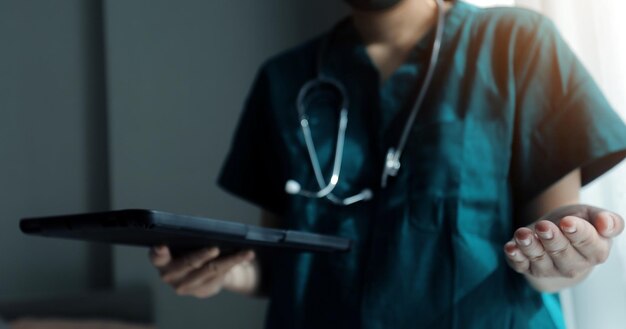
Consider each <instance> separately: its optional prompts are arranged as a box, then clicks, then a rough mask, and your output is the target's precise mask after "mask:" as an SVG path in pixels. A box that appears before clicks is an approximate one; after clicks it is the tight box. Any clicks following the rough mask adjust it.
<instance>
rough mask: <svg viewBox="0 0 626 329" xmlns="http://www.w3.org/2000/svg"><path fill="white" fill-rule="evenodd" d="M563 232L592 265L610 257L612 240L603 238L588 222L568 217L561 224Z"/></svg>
mask: <svg viewBox="0 0 626 329" xmlns="http://www.w3.org/2000/svg"><path fill="white" fill-rule="evenodd" d="M559 226H560V227H561V231H562V232H563V234H564V235H565V236H566V237H567V238H568V239H569V241H570V243H571V244H572V246H573V247H574V248H575V249H576V250H577V251H578V253H580V254H581V255H582V256H583V257H584V258H585V259H586V260H587V261H588V262H590V263H591V264H599V263H603V262H604V261H606V258H607V257H608V255H609V249H610V240H608V239H605V238H603V237H601V236H600V235H599V234H598V231H596V228H595V227H594V226H593V225H591V223H589V222H588V221H586V220H584V219H582V218H578V217H574V216H567V217H565V218H563V219H561V221H560V222H559Z"/></svg>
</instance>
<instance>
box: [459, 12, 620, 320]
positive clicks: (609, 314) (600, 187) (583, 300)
mask: <svg viewBox="0 0 626 329" xmlns="http://www.w3.org/2000/svg"><path fill="white" fill-rule="evenodd" d="M466 1H467V2H470V3H473V4H476V5H478V6H494V5H498V6H512V5H515V6H521V7H526V8H531V9H533V10H536V11H539V12H541V13H543V14H544V15H546V16H548V17H550V18H551V19H552V20H553V21H554V22H555V23H556V25H557V26H558V28H559V30H560V31H561V34H562V35H563V37H564V38H565V40H567V42H568V43H569V45H570V46H571V47H572V49H573V50H574V51H575V52H576V54H577V55H578V57H579V58H580V59H581V61H582V62H583V63H584V64H585V66H586V67H587V69H588V70H589V71H590V72H591V74H592V76H593V77H594V79H595V80H596V82H597V83H598V84H599V85H600V87H601V88H602V90H603V91H604V93H605V95H606V96H607V98H608V99H609V102H610V103H611V104H612V105H613V107H614V108H615V110H616V111H618V112H619V113H620V115H621V116H622V118H625V119H626V37H625V36H624V33H625V32H626V17H624V16H625V15H626V1H623V0H466ZM582 201H583V202H584V203H588V204H592V205H596V206H599V207H604V208H607V209H610V210H613V211H615V212H618V213H619V214H621V215H622V216H623V217H626V164H625V163H622V164H621V165H620V166H618V167H617V168H615V169H614V170H612V171H610V172H609V173H607V174H606V175H604V176H603V177H601V178H600V179H598V180H597V181H595V182H594V183H592V184H590V185H589V186H587V187H586V188H585V189H584V190H583V193H582ZM561 300H562V302H563V309H564V311H565V317H566V322H567V326H568V328H569V329H598V328H599V329H624V328H626V233H625V234H623V235H622V236H621V237H619V238H617V239H616V240H615V241H614V245H613V250H612V253H611V256H610V257H609V260H608V261H607V262H606V263H605V264H603V265H601V266H599V267H597V268H596V269H595V270H594V271H593V272H592V274H591V275H590V277H589V278H587V280H585V281H584V282H583V283H581V284H580V285H578V286H576V287H575V288H572V289H569V290H567V291H564V292H563V293H562V294H561Z"/></svg>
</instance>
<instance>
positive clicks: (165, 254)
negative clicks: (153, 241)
mask: <svg viewBox="0 0 626 329" xmlns="http://www.w3.org/2000/svg"><path fill="white" fill-rule="evenodd" d="M171 261H172V254H171V253H170V249H169V248H168V247H167V246H156V247H153V248H151V249H150V262H152V265H154V266H155V267H156V268H162V267H165V266H167V265H168V264H169V263H170V262H171Z"/></svg>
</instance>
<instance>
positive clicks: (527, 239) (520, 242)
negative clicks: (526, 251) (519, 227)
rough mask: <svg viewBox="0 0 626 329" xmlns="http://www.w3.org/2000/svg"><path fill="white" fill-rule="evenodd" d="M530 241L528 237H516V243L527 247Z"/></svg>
mask: <svg viewBox="0 0 626 329" xmlns="http://www.w3.org/2000/svg"><path fill="white" fill-rule="evenodd" d="M531 242H532V241H531V240H530V238H525V239H517V243H519V244H521V245H522V246H524V247H528V246H530V243H531Z"/></svg>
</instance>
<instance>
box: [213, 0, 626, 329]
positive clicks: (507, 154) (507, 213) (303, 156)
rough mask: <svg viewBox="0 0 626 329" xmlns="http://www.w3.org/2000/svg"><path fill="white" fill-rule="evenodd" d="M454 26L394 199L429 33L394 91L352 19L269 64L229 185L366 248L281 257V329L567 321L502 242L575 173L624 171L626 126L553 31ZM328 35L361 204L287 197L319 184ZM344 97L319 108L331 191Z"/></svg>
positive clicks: (458, 9) (455, 21)
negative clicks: (392, 163)
mask: <svg viewBox="0 0 626 329" xmlns="http://www.w3.org/2000/svg"><path fill="white" fill-rule="evenodd" d="M446 17H447V20H446V23H445V32H444V37H443V48H442V53H441V57H440V59H439V62H438V64H437V67H436V72H435V77H434V80H433V82H432V85H431V87H430V88H429V90H428V94H427V97H426V101H425V103H424V105H423V107H422V109H421V111H420V112H419V115H418V118H417V120H416V123H415V125H414V127H413V128H412V132H411V137H410V139H409V142H408V144H407V147H406V151H405V153H404V155H403V157H402V159H401V162H402V168H401V169H400V171H399V175H398V177H396V178H394V179H393V180H392V181H391V183H390V184H389V186H388V187H387V188H385V189H381V188H380V174H381V170H382V165H383V161H384V157H385V154H386V152H387V149H388V148H389V147H392V146H395V145H396V143H397V141H398V138H399V134H400V132H401V130H402V127H403V126H404V122H405V120H406V113H407V112H408V109H409V108H410V107H411V104H412V102H413V99H414V96H415V92H416V90H417V89H418V88H419V85H420V83H421V77H422V76H423V74H424V70H425V69H426V66H427V64H426V63H427V61H428V57H429V55H430V46H431V43H432V39H433V34H434V33H432V31H431V33H430V34H428V35H427V36H426V37H425V38H424V39H423V40H422V41H421V42H419V44H417V45H416V47H415V49H414V51H413V52H412V53H411V55H410V56H409V58H408V59H407V61H406V63H404V64H403V65H402V66H401V67H400V68H399V69H398V70H397V71H396V72H395V73H394V74H393V75H392V76H391V77H390V78H389V79H388V80H386V81H385V82H382V83H381V82H380V78H379V75H378V73H377V71H376V69H375V67H374V66H373V65H372V63H371V61H370V60H369V58H368V56H367V53H366V51H365V47H364V44H363V42H362V41H361V40H360V39H359V36H358V33H357V32H356V30H355V28H354V26H353V24H352V23H351V21H350V20H349V19H346V20H344V21H343V22H341V23H339V24H338V26H337V27H336V28H334V29H333V31H332V32H329V33H327V34H325V35H324V36H322V37H320V38H316V39H314V40H312V41H310V42H307V43H305V44H304V45H301V46H299V47H297V48H295V49H292V50H289V51H287V52H285V53H283V54H280V55H278V56H276V57H275V58H273V59H271V60H269V61H268V62H267V63H266V64H265V65H264V66H263V67H262V68H261V70H260V72H259V74H258V76H257V78H256V81H255V83H254V86H253V88H252V92H251V94H250V96H249V98H248V100H247V103H246V106H245V110H244V113H243V115H242V117H241V119H240V122H239V126H238V129H237V132H236V135H235V137H234V140H233V143H232V149H231V151H230V154H229V156H228V158H227V160H226V162H225V164H224V167H223V170H222V174H221V176H220V179H219V183H220V185H221V186H222V187H223V188H225V189H226V190H228V191H230V192H232V193H234V194H235V195H237V196H239V197H241V198H243V199H245V200H248V201H249V202H252V203H254V204H256V205H258V206H260V207H261V208H263V209H265V210H267V211H270V212H273V213H276V214H279V215H280V216H281V217H282V220H283V222H282V224H283V226H284V227H286V228H289V229H295V230H303V231H310V232H316V233H323V234H332V235H338V236H342V237H347V238H350V239H352V240H353V247H352V250H351V251H350V252H348V253H345V254H326V253H273V254H271V255H269V256H268V257H267V260H268V267H267V268H266V270H265V271H264V272H263V274H265V275H267V277H266V278H267V279H269V280H270V281H271V290H270V306H269V311H268V316H267V320H266V321H267V322H266V327H267V328H271V329H278V328H280V329H283V328H284V329H287V328H288V329H296V328H371V329H382V328H463V329H468V328H470V329H471V328H533V329H536V328H563V327H564V324H563V318H562V314H561V310H560V305H559V301H558V296H557V295H552V294H541V293H538V292H537V291H535V290H533V289H532V288H531V287H530V286H529V285H528V283H527V282H526V281H525V279H524V278H523V277H522V276H521V275H519V274H517V273H515V272H513V271H512V270H511V269H509V267H508V266H507V264H506V263H505V258H504V254H503V252H502V248H503V245H504V244H505V243H506V242H507V241H508V240H509V239H511V237H512V234H513V231H514V229H515V226H514V224H513V219H514V218H515V215H516V214H518V213H519V212H520V209H522V208H523V206H524V204H525V203H526V202H528V201H529V200H530V199H532V198H533V197H535V196H537V195H538V193H540V192H542V191H543V190H545V189H546V188H547V187H548V186H550V185H551V184H553V183H555V182H557V181H558V180H559V179H560V178H562V177H563V176H564V175H566V174H567V173H569V172H571V171H572V170H574V169H576V168H581V170H582V180H583V184H587V183H588V182H590V181H591V180H593V179H594V178H596V177H598V176H599V175H601V174H602V173H604V172H605V171H606V170H608V169H609V168H611V167H612V166H614V165H615V164H616V163H617V162H619V161H620V160H621V159H622V158H623V157H624V156H625V155H626V153H625V151H624V150H625V149H626V127H625V126H624V124H623V122H622V121H621V120H620V118H619V117H618V115H616V114H615V113H614V112H613V111H612V109H611V107H610V105H609V104H608V103H607V101H606V99H605V98H604V97H603V95H602V93H601V92H600V90H599V89H598V87H597V86H596V84H595V83H594V82H593V80H592V78H591V77H590V76H589V74H588V73H587V71H586V70H585V69H584V68H583V66H582V65H581V63H580V62H579V61H578V60H577V59H576V57H575V55H574V54H573V53H572V51H571V50H570V48H569V47H568V46H567V45H566V44H565V42H564V41H563V39H562V38H561V36H560V35H559V34H558V32H557V31H556V28H555V27H554V25H553V24H552V23H551V22H550V21H549V20H548V19H546V18H544V17H542V16H540V15H539V14H537V13H534V12H531V11H527V10H522V9H516V8H495V9H479V8H477V7H474V6H472V5H469V4H467V3H464V2H461V1H459V2H456V3H455V5H454V6H453V8H452V9H451V10H450V11H449V12H448V13H447V15H446ZM322 40H328V42H329V46H328V48H327V50H326V51H324V52H323V53H322V54H321V56H319V57H320V58H321V72H322V74H323V75H325V76H330V77H333V78H335V79H337V80H339V81H341V82H342V83H343V84H344V85H345V88H346V90H347V94H348V98H349V115H348V118H349V121H348V128H347V133H346V134H347V135H346V145H345V150H344V154H343V165H342V168H341V169H342V171H341V177H340V180H339V185H338V186H337V188H336V189H335V192H334V193H335V194H336V195H337V196H340V197H345V196H350V195H353V194H356V193H358V192H359V191H361V190H362V189H364V188H372V189H373V192H374V198H373V199H372V200H370V201H367V202H361V203H357V204H354V205H351V206H336V205H333V204H331V203H330V202H328V201H327V200H325V199H310V198H305V197H302V196H293V195H288V194H286V193H285V190H284V186H285V183H286V181H287V180H289V179H295V180H296V181H298V182H300V183H301V184H302V185H303V187H304V188H306V189H310V190H316V189H318V186H317V185H316V181H315V178H314V174H313V171H312V166H311V165H310V162H309V157H308V154H307V152H306V146H305V143H304V137H303V134H302V131H301V129H300V125H299V119H298V114H297V110H296V97H297V95H298V91H299V90H300V88H301V87H302V86H303V85H304V84H305V83H306V82H307V81H309V80H311V79H313V78H314V77H316V74H317V73H316V64H317V62H318V52H319V49H320V43H321V42H322ZM339 102H340V100H339V99H338V95H337V93H336V92H334V91H333V90H330V89H329V90H324V89H321V90H318V91H316V92H315V93H313V96H311V97H309V98H308V99H307V104H308V111H307V114H308V116H309V119H310V125H311V129H312V134H313V138H314V141H315V144H316V147H317V150H318V153H319V158H320V163H321V165H322V168H323V169H324V172H325V175H326V179H327V180H328V179H329V177H328V176H329V175H330V172H331V169H332V168H331V167H332V162H333V152H334V147H335V138H336V134H337V128H338V127H337V126H338V122H337V121H338V120H337V118H338V110H337V105H338V103H339ZM533 220H534V219H532V218H528V219H526V221H527V222H528V223H530V222H532V221H533Z"/></svg>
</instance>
